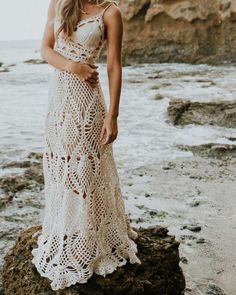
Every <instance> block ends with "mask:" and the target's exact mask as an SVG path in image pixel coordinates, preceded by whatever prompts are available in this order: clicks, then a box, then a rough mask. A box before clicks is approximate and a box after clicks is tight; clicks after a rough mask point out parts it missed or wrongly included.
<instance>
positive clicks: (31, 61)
mask: <svg viewBox="0 0 236 295" xmlns="http://www.w3.org/2000/svg"><path fill="white" fill-rule="evenodd" d="M24 63H25V64H32V65H41V64H46V63H47V62H46V61H45V60H43V59H40V58H31V59H27V60H25V61H24Z"/></svg>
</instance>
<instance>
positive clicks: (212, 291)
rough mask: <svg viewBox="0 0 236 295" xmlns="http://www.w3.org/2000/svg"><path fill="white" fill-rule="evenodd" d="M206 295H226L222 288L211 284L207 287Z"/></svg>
mask: <svg viewBox="0 0 236 295" xmlns="http://www.w3.org/2000/svg"><path fill="white" fill-rule="evenodd" d="M206 295H226V294H225V292H224V291H223V290H222V289H221V288H219V287H218V286H216V285H213V284H211V285H209V286H208V287H207V290H206Z"/></svg>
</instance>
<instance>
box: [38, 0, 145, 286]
mask: <svg viewBox="0 0 236 295" xmlns="http://www.w3.org/2000/svg"><path fill="white" fill-rule="evenodd" d="M122 26H123V25H122V16H121V11H120V9H119V7H118V6H117V4H116V3H115V2H113V1H99V0H97V1H96V0H95V1H91V0H90V1H89V0H87V1H86V0H51V4H50V7H49V12H48V20H47V24H46V28H45V32H44V37H43V41H42V49H41V54H42V57H43V58H44V59H45V60H46V61H47V62H48V63H49V64H50V65H52V66H53V67H54V69H53V71H52V75H51V80H50V90H49V104H48V112H47V117H46V124H45V151H44V153H43V168H44V179H45V212H44V221H43V225H42V232H40V233H39V237H38V241H37V248H36V249H34V250H33V251H32V254H33V259H32V262H33V263H34V265H35V266H36V268H37V270H38V272H39V273H40V274H41V275H42V276H44V277H47V278H49V279H50V280H51V281H52V282H51V287H52V289H53V290H58V289H63V288H65V287H68V286H70V285H72V284H75V283H86V282H87V280H88V279H89V278H90V277H91V276H92V275H93V273H96V274H98V275H103V276H106V275H107V274H109V273H112V272H113V271H115V270H116V268H117V267H118V266H122V265H124V264H126V262H127V259H128V258H129V261H130V263H141V261H140V260H139V258H138V257H137V256H136V253H137V245H136V243H135V242H134V241H133V240H134V239H136V238H137V233H136V232H135V231H134V230H132V229H131V227H130V223H129V219H128V216H127V214H126V213H125V206H124V201H123V199H122V195H121V189H120V184H119V177H118V174H117V168H116V164H115V161H114V157H113V150H112V142H113V141H114V140H115V139H116V137H117V129H118V128H117V117H118V114H119V99H120V93H121V78H122V68H121V43H122V34H123V32H122V31H123V27H122ZM105 41H106V42H107V47H108V53H107V73H108V77H109V93H110V104H109V109H108V111H107V109H106V105H105V100H104V96H103V92H102V89H101V85H100V81H99V77H98V76H99V74H98V71H97V66H96V60H97V59H98V57H99V54H100V51H101V49H102V46H103V44H104V42H105Z"/></svg>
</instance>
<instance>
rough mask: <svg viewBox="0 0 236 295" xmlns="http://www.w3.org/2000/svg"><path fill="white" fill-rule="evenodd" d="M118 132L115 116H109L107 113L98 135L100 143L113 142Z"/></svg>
mask: <svg viewBox="0 0 236 295" xmlns="http://www.w3.org/2000/svg"><path fill="white" fill-rule="evenodd" d="M117 134H118V124H117V117H113V116H111V115H110V114H109V113H108V114H107V115H106V116H105V119H104V122H103V126H102V131H101V135H100V142H101V144H103V145H105V144H109V143H111V142H113V141H114V140H115V139H116V137H117Z"/></svg>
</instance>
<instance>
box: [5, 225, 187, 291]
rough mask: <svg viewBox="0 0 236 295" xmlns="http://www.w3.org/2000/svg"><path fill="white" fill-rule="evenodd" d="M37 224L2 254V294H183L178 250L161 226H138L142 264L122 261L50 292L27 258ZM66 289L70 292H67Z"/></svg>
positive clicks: (172, 237) (19, 236)
mask: <svg viewBox="0 0 236 295" xmlns="http://www.w3.org/2000/svg"><path fill="white" fill-rule="evenodd" d="M40 229H41V227H40V226H34V227H31V228H28V229H27V230H24V231H21V232H20V233H19V235H18V239H17V242H16V244H15V246H14V247H13V248H12V249H11V250H10V251H9V252H8V254H7V255H6V257H5V263H4V268H3V284H4V289H5V295H13V294H16V295H23V294H30V295H38V294H48V295H49V294H80V295H98V294H99V295H102V294H113V295H116V294H117V295H118V294H127V295H129V294H130V295H131V294H133V295H135V294H137V295H141V294H147V295H152V294H153V295H158V294H160V295H171V294H175V295H178V294H184V292H183V291H184V288H185V279H184V276H183V274H182V271H181V269H180V267H179V254H178V246H179V242H177V241H176V240H175V238H174V236H170V235H168V234H167V233H168V230H167V229H166V228H164V227H159V226H156V227H150V228H146V229H144V228H140V229H139V230H138V234H139V237H138V239H137V240H136V241H137V245H138V249H139V255H138V256H139V258H140V260H141V261H142V264H141V265H139V264H133V265H131V264H129V263H128V264H126V265H125V266H123V267H119V268H118V269H117V271H116V272H114V273H113V274H109V275H107V276H106V278H104V277H102V276H98V275H94V276H93V277H92V278H90V279H89V281H88V283H87V284H76V285H74V286H71V287H70V288H66V289H64V290H60V291H57V292H53V291H52V290H51V288H50V281H49V280H48V279H46V278H42V277H41V276H40V275H39V274H38V272H37V270H36V268H35V267H34V265H33V264H32V262H31V259H32V254H31V250H32V249H33V248H34V247H35V246H36V237H37V232H38V231H40ZM67 292H70V293H67Z"/></svg>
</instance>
